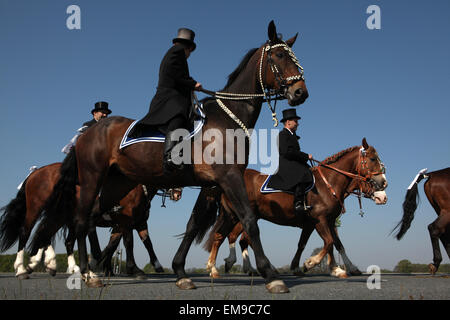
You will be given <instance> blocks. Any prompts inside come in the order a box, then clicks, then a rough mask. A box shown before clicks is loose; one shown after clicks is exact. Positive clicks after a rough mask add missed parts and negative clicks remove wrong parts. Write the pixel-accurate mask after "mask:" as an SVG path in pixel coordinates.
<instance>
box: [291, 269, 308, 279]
mask: <svg viewBox="0 0 450 320" xmlns="http://www.w3.org/2000/svg"><path fill="white" fill-rule="evenodd" d="M292 274H293V275H294V276H296V277H304V276H305V274H304V273H303V272H302V270H300V269H297V270H293V271H292Z"/></svg>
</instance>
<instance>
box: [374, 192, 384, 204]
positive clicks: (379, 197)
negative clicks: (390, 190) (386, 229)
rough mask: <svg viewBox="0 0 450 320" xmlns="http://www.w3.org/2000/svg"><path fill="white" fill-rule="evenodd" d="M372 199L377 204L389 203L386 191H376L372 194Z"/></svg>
mask: <svg viewBox="0 0 450 320" xmlns="http://www.w3.org/2000/svg"><path fill="white" fill-rule="evenodd" d="M372 200H373V201H375V204H377V205H381V204H386V203H387V195H386V192H385V191H375V192H374V193H373V195H372Z"/></svg>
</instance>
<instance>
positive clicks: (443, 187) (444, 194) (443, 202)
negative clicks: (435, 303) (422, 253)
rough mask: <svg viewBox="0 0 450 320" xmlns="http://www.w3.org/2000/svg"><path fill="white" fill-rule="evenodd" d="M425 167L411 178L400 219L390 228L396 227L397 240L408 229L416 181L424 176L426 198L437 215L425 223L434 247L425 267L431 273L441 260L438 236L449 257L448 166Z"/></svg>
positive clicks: (414, 203) (449, 189)
mask: <svg viewBox="0 0 450 320" xmlns="http://www.w3.org/2000/svg"><path fill="white" fill-rule="evenodd" d="M426 171H427V170H426V169H423V170H421V171H420V172H419V173H418V174H417V175H416V177H415V178H414V180H413V181H412V182H411V184H410V186H409V188H408V191H407V192H406V195H405V200H404V202H403V217H402V220H401V221H400V222H399V223H398V224H397V226H396V227H395V228H394V230H393V231H395V230H398V232H397V234H396V235H395V237H396V238H397V240H401V239H402V238H403V236H404V235H405V233H406V231H408V229H409V227H410V226H411V222H412V221H413V219H414V213H415V211H416V209H417V199H418V197H419V189H418V184H419V182H420V181H422V180H423V179H427V180H426V181H425V184H424V186H423V188H424V190H425V194H426V196H427V198H428V201H429V202H430V204H431V206H432V207H433V209H434V211H435V212H436V214H437V215H438V217H437V219H436V220H434V221H433V222H432V223H431V224H429V225H428V232H429V233H430V239H431V245H432V247H433V263H430V264H429V265H428V268H429V270H430V273H431V274H432V275H434V274H435V273H436V272H437V271H438V269H439V265H440V264H441V261H442V255H441V250H440V248H439V240H441V242H442V244H443V246H444V248H445V250H446V251H447V255H448V256H449V258H450V167H449V168H445V169H441V170H437V171H433V172H426Z"/></svg>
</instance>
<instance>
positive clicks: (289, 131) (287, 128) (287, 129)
mask: <svg viewBox="0 0 450 320" xmlns="http://www.w3.org/2000/svg"><path fill="white" fill-rule="evenodd" d="M284 128H285V129H286V130H287V131H289V132H290V133H291V134H292V135H294V133H293V132H292V131H291V129H289V128H286V127H284Z"/></svg>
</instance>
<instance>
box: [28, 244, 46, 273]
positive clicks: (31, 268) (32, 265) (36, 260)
mask: <svg viewBox="0 0 450 320" xmlns="http://www.w3.org/2000/svg"><path fill="white" fill-rule="evenodd" d="M42 253H44V248H40V249H39V250H38V251H37V253H36V255H34V256H32V257H31V258H30V261H29V263H28V266H27V272H28V274H30V273H32V272H33V271H34V268H36V266H37V265H38V264H39V262H41V259H42Z"/></svg>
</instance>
